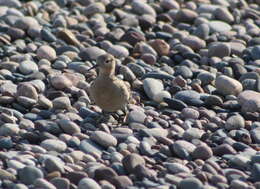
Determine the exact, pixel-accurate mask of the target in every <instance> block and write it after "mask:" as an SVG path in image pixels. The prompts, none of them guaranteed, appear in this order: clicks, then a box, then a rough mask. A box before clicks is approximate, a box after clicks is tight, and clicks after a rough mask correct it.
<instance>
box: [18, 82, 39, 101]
mask: <svg viewBox="0 0 260 189" xmlns="http://www.w3.org/2000/svg"><path fill="white" fill-rule="evenodd" d="M16 95H17V96H25V97H28V98H31V99H34V100H37V99H38V92H37V90H36V89H35V87H33V85H32V84H30V83H20V84H19V85H18V87H17V93H16Z"/></svg>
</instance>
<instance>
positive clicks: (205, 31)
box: [193, 23, 210, 39]
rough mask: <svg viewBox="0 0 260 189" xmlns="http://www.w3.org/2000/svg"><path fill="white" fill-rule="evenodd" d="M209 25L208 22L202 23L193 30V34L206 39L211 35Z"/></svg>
mask: <svg viewBox="0 0 260 189" xmlns="http://www.w3.org/2000/svg"><path fill="white" fill-rule="evenodd" d="M209 30H210V29H209V25H208V24H206V23H203V24H200V25H199V26H198V27H197V28H196V29H195V30H194V32H193V35H195V36H197V37H199V38H201V39H206V38H207V37H208V36H209Z"/></svg>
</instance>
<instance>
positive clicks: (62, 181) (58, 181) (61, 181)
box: [50, 177, 70, 189]
mask: <svg viewBox="0 0 260 189" xmlns="http://www.w3.org/2000/svg"><path fill="white" fill-rule="evenodd" d="M50 182H51V183H52V184H53V185H54V186H55V187H56V188H57V189H69V188H70V181H69V179H66V178H62V177H61V178H59V177H55V178H53V179H51V181H50Z"/></svg>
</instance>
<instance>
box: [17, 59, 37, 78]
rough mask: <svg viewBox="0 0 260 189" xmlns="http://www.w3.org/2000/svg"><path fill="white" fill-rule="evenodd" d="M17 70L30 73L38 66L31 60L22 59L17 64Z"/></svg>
mask: <svg viewBox="0 0 260 189" xmlns="http://www.w3.org/2000/svg"><path fill="white" fill-rule="evenodd" d="M19 70H20V72H21V73H22V74H25V75H27V74H31V73H33V72H36V71H38V66H37V64H36V63H34V62H33V61H23V62H21V63H20V65H19Z"/></svg>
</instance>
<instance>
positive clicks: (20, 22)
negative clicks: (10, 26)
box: [14, 16, 40, 30]
mask: <svg viewBox="0 0 260 189" xmlns="http://www.w3.org/2000/svg"><path fill="white" fill-rule="evenodd" d="M14 26H15V27H16V28H19V29H22V30H28V29H29V28H35V27H40V25H39V23H38V21H37V20H36V19H35V18H33V17H30V16H24V17H19V18H18V19H17V20H16V22H15V24H14Z"/></svg>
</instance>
